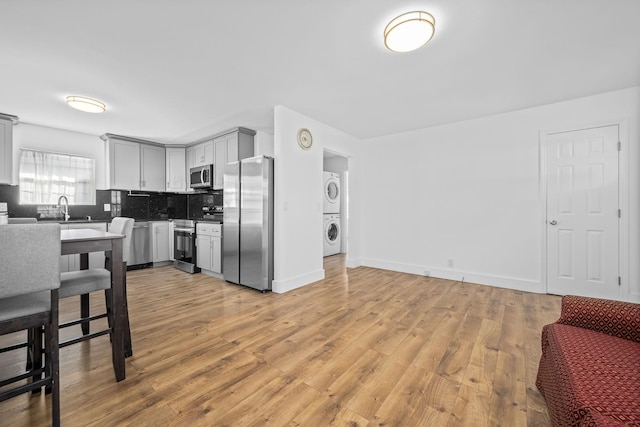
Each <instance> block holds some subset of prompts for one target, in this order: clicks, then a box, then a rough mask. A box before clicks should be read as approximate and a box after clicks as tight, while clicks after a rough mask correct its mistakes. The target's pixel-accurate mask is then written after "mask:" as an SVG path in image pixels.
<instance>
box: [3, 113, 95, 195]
mask: <svg viewBox="0 0 640 427" xmlns="http://www.w3.org/2000/svg"><path fill="white" fill-rule="evenodd" d="M20 149H36V150H40V151H50V152H54V153H64V154H74V155H78V156H85V157H92V158H94V159H95V160H96V188H97V189H104V188H105V186H106V184H105V149H104V141H102V140H101V139H100V137H99V136H97V135H89V134H85V133H78V132H71V131H66V130H61V129H54V128H50V127H45V126H38V125H32V124H28V123H22V122H20V123H18V125H17V126H14V127H13V180H12V183H13V184H14V185H18V183H19V178H18V174H19V172H20V171H19V169H20Z"/></svg>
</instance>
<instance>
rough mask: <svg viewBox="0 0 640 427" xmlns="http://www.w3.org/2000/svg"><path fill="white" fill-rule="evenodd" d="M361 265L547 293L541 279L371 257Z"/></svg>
mask: <svg viewBox="0 0 640 427" xmlns="http://www.w3.org/2000/svg"><path fill="white" fill-rule="evenodd" d="M361 265H363V266H366V267H373V268H380V269H382V270H391V271H399V272H401V273H408V274H416V275H419V276H424V275H425V271H429V277H437V278H439V279H447V280H455V281H458V282H460V281H464V282H471V283H477V284H479V285H488V286H496V287H498V288H507V289H514V290H517V291H524V292H534V293H538V294H540V293H545V291H544V286H543V284H542V282H540V281H539V280H528V279H518V278H515V277H505V276H497V275H488V274H480V273H474V272H469V271H460V270H454V269H442V268H434V267H429V266H424V265H414V264H404V263H398V262H390V261H384V260H379V259H369V258H368V259H364V260H362V264H361Z"/></svg>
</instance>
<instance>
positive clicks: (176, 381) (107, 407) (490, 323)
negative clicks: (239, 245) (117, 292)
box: [0, 255, 560, 427]
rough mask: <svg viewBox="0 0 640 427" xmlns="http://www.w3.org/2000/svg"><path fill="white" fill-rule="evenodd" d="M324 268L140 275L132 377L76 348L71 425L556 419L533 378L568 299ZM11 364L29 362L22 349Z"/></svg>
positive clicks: (134, 286)
mask: <svg viewBox="0 0 640 427" xmlns="http://www.w3.org/2000/svg"><path fill="white" fill-rule="evenodd" d="M325 269H326V275H327V278H326V279H325V280H323V281H320V282H317V283H314V284H312V285H308V286H305V287H303V288H301V289H299V290H296V291H292V292H289V293H287V294H283V295H278V294H272V293H267V294H261V293H259V292H257V291H254V290H251V289H248V288H244V287H241V286H236V285H231V284H228V283H226V282H224V281H222V280H218V279H214V278H211V277H208V276H205V275H203V274H196V275H189V274H186V273H183V272H181V271H178V270H176V269H174V268H173V267H160V268H153V269H145V270H138V271H130V272H129V273H128V286H129V305H130V313H131V325H132V335H133V345H134V355H133V357H131V358H129V359H127V364H126V369H127V379H126V380H124V381H122V382H119V383H116V382H115V379H114V376H113V370H112V368H111V358H110V345H109V340H108V337H100V338H97V339H94V340H91V341H90V342H85V343H81V344H76V345H73V346H69V347H66V348H64V349H62V350H61V369H60V371H61V390H62V394H61V399H62V424H63V425H64V426H116V425H135V426H145V425H148V426H158V427H159V426H265V425H268V426H287V425H294V426H328V425H338V426H339V425H349V426H382V425H384V426H458V425H468V426H483V425H484V426H498V425H502V426H510V427H511V426H527V425H528V426H548V425H550V422H549V419H548V416H547V410H546V406H545V403H544V400H543V399H542V398H541V396H540V394H539V393H538V391H537V389H536V387H535V376H536V372H537V366H538V360H539V358H540V329H541V327H542V326H543V325H544V324H546V323H551V322H553V321H555V320H556V319H557V318H558V315H559V313H560V297H556V296H550V295H538V294H529V293H524V292H519V291H513V290H506V289H500V288H493V287H488V286H480V285H475V284H470V283H460V282H452V281H447V280H440V279H433V278H425V277H421V276H413V275H409V274H402V273H395V272H390V271H384V270H376V269H372V268H364V267H361V268H356V269H348V270H345V268H344V257H343V256H341V255H339V256H333V257H329V258H326V259H325ZM92 304H95V306H96V307H98V305H99V306H102V305H103V297H102V296H101V295H96V296H95V298H93V299H92ZM78 305H79V303H78V301H77V300H76V299H67V300H63V301H62V302H61V311H62V312H63V313H68V312H69V311H71V310H77V307H78ZM97 311H98V310H97V309H96V312H97ZM64 317H65V318H69V317H73V316H71V315H68V314H65V316H64ZM67 332H68V331H65V335H68V333H67ZM6 343H7V338H6V337H5V338H2V340H0V344H6ZM0 363H1V364H0V369H2V372H3V373H4V372H9V371H11V370H13V369H18V367H20V366H22V364H23V363H24V354H23V352H19V354H17V353H15V352H14V353H13V354H12V355H8V354H5V355H0ZM49 405H50V397H46V398H45V397H44V396H38V395H35V396H29V395H21V396H18V397H16V398H14V399H10V400H8V401H5V402H2V403H0V425H3V426H40V425H42V426H45V425H48V423H49V419H50V418H49Z"/></svg>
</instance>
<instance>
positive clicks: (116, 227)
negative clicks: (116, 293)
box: [60, 217, 134, 357]
mask: <svg viewBox="0 0 640 427" xmlns="http://www.w3.org/2000/svg"><path fill="white" fill-rule="evenodd" d="M133 223H134V220H133V218H125V217H115V218H113V220H112V221H111V225H110V226H109V231H110V232H112V233H117V234H123V235H124V236H125V237H124V239H123V243H122V255H123V259H124V261H123V262H124V263H125V266H124V268H125V272H126V260H127V258H128V256H129V247H130V246H131V234H132V232H133ZM111 262H112V260H111V258H110V257H109V256H107V259H106V260H105V268H93V269H87V270H79V271H69V272H63V273H62V274H61V275H60V298H61V299H62V298H68V297H72V296H78V295H79V296H80V318H79V319H77V320H74V321H71V322H67V323H64V324H61V325H60V328H66V327H69V326H74V325H78V324H79V325H81V327H82V336H80V337H77V338H74V339H71V340H67V341H64V342H62V343H60V347H66V346H68V345H71V344H75V343H78V342H81V341H86V340H89V339H91V338H96V337H99V336H102V335H106V334H110V333H111V326H112V319H111V307H110V304H109V301H110V300H111V299H110V298H109V296H110V295H109V293H110V292H111V271H110V269H111ZM96 291H105V302H106V312H105V313H102V314H98V315H95V316H91V315H90V313H89V294H90V293H91V292H96ZM125 292H126V275H125ZM125 301H126V294H125ZM105 317H106V318H107V321H108V323H109V327H108V328H107V329H104V330H101V331H98V332H94V333H90V329H89V328H90V327H89V325H90V322H92V321H94V320H98V319H102V318H105ZM126 319H127V320H126V330H127V332H126V334H127V336H126V337H125V350H126V354H125V355H126V356H127V357H128V356H130V355H131V354H132V352H131V332H130V330H129V316H128V314H127V317H126Z"/></svg>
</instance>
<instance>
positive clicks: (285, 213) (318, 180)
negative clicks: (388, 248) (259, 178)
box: [273, 106, 360, 293]
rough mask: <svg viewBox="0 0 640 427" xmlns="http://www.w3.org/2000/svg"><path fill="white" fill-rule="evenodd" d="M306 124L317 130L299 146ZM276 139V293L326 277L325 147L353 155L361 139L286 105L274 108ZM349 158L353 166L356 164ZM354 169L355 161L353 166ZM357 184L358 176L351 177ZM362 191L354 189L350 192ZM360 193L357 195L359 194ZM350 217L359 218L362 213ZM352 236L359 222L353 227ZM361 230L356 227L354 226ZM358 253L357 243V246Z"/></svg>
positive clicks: (354, 157) (355, 165) (274, 283)
mask: <svg viewBox="0 0 640 427" xmlns="http://www.w3.org/2000/svg"><path fill="white" fill-rule="evenodd" d="M303 127H304V128H307V129H309V130H310V131H311V133H312V135H313V146H312V147H311V149H309V150H303V149H301V148H300V146H299V145H298V142H297V133H298V130H299V129H300V128H303ZM274 130H275V132H274V142H275V242H274V243H275V252H274V258H275V265H274V276H275V277H274V282H273V291H274V292H279V293H282V292H286V291H289V290H292V289H295V288H298V287H300V286H303V285H306V284H309V283H312V282H315V281H317V280H320V279H322V278H324V269H323V264H322V225H323V223H322V214H323V212H322V207H323V205H322V179H323V177H322V169H323V150H324V149H331V150H332V151H334V152H336V153H339V154H341V155H344V156H352V158H353V160H354V161H353V162H352V163H353V168H355V169H356V170H358V168H359V167H360V165H359V162H358V161H357V160H356V159H357V150H358V147H359V141H358V140H357V139H356V138H353V137H351V136H349V135H347V134H345V133H343V132H340V131H338V130H337V129H334V128H332V127H330V126H327V125H325V124H323V123H320V122H318V121H316V120H314V119H311V118H309V117H306V116H304V115H302V114H299V113H297V112H295V111H292V110H289V109H287V108H285V107H282V106H278V107H276V108H275V111H274ZM352 163H350V165H351V164H352ZM350 170H351V166H350ZM351 181H355V182H352V184H351V185H352V186H353V185H359V180H357V179H352V180H351ZM354 193H355V194H357V193H358V191H357V190H354V189H353V187H352V188H351V191H350V194H354ZM356 197H357V196H356ZM351 221H358V218H357V216H355V217H353V216H352V219H351ZM350 229H351V235H352V236H353V235H354V229H356V230H358V227H357V226H351V227H350ZM355 233H356V235H357V231H355ZM350 248H351V249H353V250H354V253H355V254H357V253H358V248H353V247H352V246H350ZM350 253H351V252H350Z"/></svg>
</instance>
